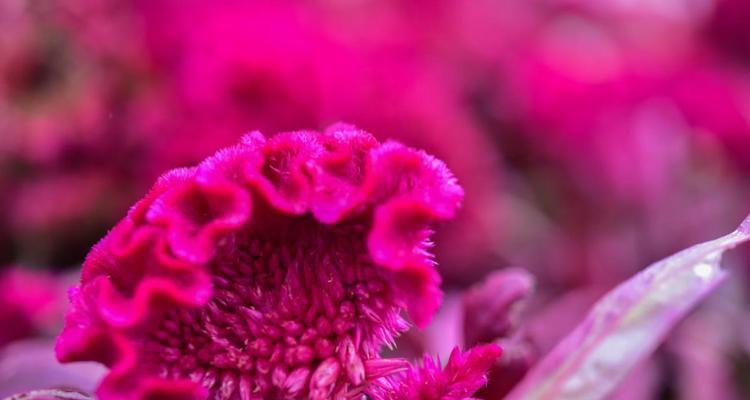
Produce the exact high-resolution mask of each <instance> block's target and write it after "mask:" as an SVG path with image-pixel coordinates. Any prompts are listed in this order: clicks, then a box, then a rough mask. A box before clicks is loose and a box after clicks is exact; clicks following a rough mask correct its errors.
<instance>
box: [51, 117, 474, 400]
mask: <svg viewBox="0 0 750 400" xmlns="http://www.w3.org/2000/svg"><path fill="white" fill-rule="evenodd" d="M393 171H395V172H396V173H393ZM462 197H463V191H462V189H461V187H460V186H459V185H458V183H457V181H456V180H455V178H454V177H453V175H452V174H451V172H450V171H449V170H448V169H447V167H446V166H445V165H444V164H443V163H442V162H441V161H439V160H437V159H435V158H434V157H432V156H430V155H428V154H426V153H424V152H422V151H418V150H415V149H412V148H409V147H406V146H404V145H402V144H400V143H397V142H394V141H387V142H385V143H383V144H379V143H378V141H377V140H376V139H375V138H374V137H373V136H372V135H370V134H369V133H367V132H364V131H362V130H359V129H357V128H355V127H353V126H351V125H346V124H336V125H333V126H331V127H329V128H328V129H327V130H325V131H324V132H322V133H321V132H314V131H298V132H289V133H281V134H277V135H275V136H273V137H271V138H270V139H266V138H265V137H264V136H263V135H262V134H261V133H259V132H252V133H249V134H246V135H245V136H244V137H242V139H241V140H240V142H239V143H238V144H237V145H235V146H232V147H229V148H226V149H223V150H220V151H218V152H217V153H216V154H215V155H213V156H212V157H209V158H208V159H206V160H205V161H203V162H202V163H200V164H199V165H197V166H196V167H192V168H181V169H175V170H172V171H170V172H167V173H165V174H164V175H162V176H161V177H160V178H159V179H158V180H157V182H156V184H155V185H154V186H153V187H152V189H151V190H150V192H149V193H148V194H147V195H146V196H145V197H144V198H143V199H142V200H140V201H139V202H138V203H136V204H135V205H134V206H133V207H132V208H131V209H130V211H129V212H128V214H127V216H126V217H125V218H124V219H123V220H122V221H121V222H120V223H118V224H117V225H116V226H115V227H114V228H113V229H112V230H111V231H110V232H109V233H108V234H107V235H106V236H105V237H104V238H103V239H102V240H101V241H100V242H99V243H98V244H97V245H95V246H94V248H93V249H92V250H91V252H90V254H89V255H88V256H87V258H86V260H85V262H84V264H83V269H82V274H81V281H80V284H79V285H78V286H76V287H74V288H72V289H71V290H70V293H69V296H70V300H71V308H70V310H69V312H68V313H67V315H66V321H65V327H64V328H63V331H62V333H61V334H60V336H59V338H58V341H57V345H56V353H57V357H58V359H60V360H61V361H63V362H71V361H83V360H91V361H97V362H100V363H102V364H104V365H105V366H107V367H109V368H110V372H109V374H108V375H107V376H106V377H105V378H104V380H103V381H102V384H101V385H100V388H99V390H98V394H99V396H100V397H101V398H141V399H145V398H153V396H157V397H159V398H196V399H197V398H205V397H206V396H207V393H206V391H205V390H203V388H200V387H198V386H199V385H195V384H192V382H189V381H167V380H166V379H157V378H154V379H146V380H143V381H142V382H141V381H139V382H137V385H136V386H137V387H135V388H134V387H133V385H134V382H133V381H132V374H133V371H134V370H136V369H137V365H136V359H137V357H136V354H137V352H138V349H137V348H136V346H135V345H134V344H133V343H132V342H131V341H130V340H129V339H128V338H127V335H126V334H125V332H126V331H128V330H133V329H138V328H139V327H142V326H144V324H145V323H146V322H147V320H148V319H149V316H151V315H158V313H159V312H161V311H162V310H166V309H169V308H170V307H175V306H177V307H201V306H203V305H205V304H206V303H207V302H208V301H209V299H210V298H211V296H212V294H213V292H214V287H213V284H212V280H211V274H210V272H209V271H208V270H207V264H208V263H209V262H210V261H211V260H212V258H213V257H214V255H215V253H216V249H217V246H220V245H221V244H222V241H224V240H226V239H227V237H228V236H229V235H230V234H232V233H236V232H237V231H238V230H240V229H241V228H243V227H244V226H247V224H249V223H251V222H253V217H254V216H256V215H255V213H256V210H257V209H264V210H271V212H273V213H278V214H282V215H285V216H292V217H298V216H310V217H312V218H313V219H314V220H315V221H317V223H319V224H321V225H333V224H337V223H340V222H343V221H348V220H353V219H357V218H362V217H363V215H366V214H368V213H370V215H371V227H370V230H369V233H368V234H367V237H366V239H367V240H366V248H367V251H368V253H369V256H370V258H371V259H372V262H373V264H374V265H376V266H378V267H380V268H382V270H383V271H384V272H385V273H388V274H389V276H390V277H392V280H391V282H392V283H393V285H394V286H395V287H396V292H397V293H398V294H399V295H398V301H399V303H400V305H401V306H403V307H404V308H406V309H407V311H408V313H409V315H410V317H411V318H412V320H413V321H414V323H415V324H416V325H417V326H419V327H424V326H425V325H426V324H427V323H428V322H429V320H430V319H431V317H432V315H433V314H434V313H435V311H436V309H437V307H438V306H439V304H440V299H441V295H442V293H441V291H440V289H439V284H440V276H439V275H438V273H437V271H436V270H435V268H434V261H433V260H432V257H431V254H430V253H429V246H430V244H431V243H430V242H429V235H430V233H431V230H430V229H429V227H430V224H431V223H433V222H435V221H440V220H445V219H449V218H451V217H453V216H454V214H455V213H456V210H457V208H458V207H459V206H460V202H461V200H462ZM262 214H263V213H262V212H258V215H262ZM386 340H387V338H386ZM124 388H126V389H124ZM123 393H128V394H127V395H126V396H123Z"/></svg>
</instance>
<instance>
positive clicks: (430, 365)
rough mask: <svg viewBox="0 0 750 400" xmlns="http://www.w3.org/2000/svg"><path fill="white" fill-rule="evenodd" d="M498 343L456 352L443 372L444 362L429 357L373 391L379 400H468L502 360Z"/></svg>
mask: <svg viewBox="0 0 750 400" xmlns="http://www.w3.org/2000/svg"><path fill="white" fill-rule="evenodd" d="M500 353H501V350H500V347H498V346H497V345H494V344H487V345H481V346H477V347H475V348H473V349H471V350H469V351H467V352H464V353H462V352H461V351H460V350H459V349H458V348H457V347H456V348H454V349H453V351H452V352H451V355H450V357H449V358H448V363H447V364H446V365H445V367H444V368H443V369H442V370H441V369H440V360H439V359H438V360H436V359H433V358H432V357H429V356H425V357H424V360H423V362H422V365H421V366H415V367H412V368H411V369H409V370H407V371H404V372H401V373H399V374H396V375H392V376H388V377H384V378H382V379H380V380H378V382H377V384H376V385H374V387H373V389H372V390H371V391H370V393H369V394H370V395H371V396H372V398H373V399H375V400H465V399H471V398H472V396H473V395H474V393H475V392H476V391H477V390H479V388H481V387H482V386H483V385H484V384H486V383H487V370H488V369H489V368H490V366H492V364H494V363H495V361H496V360H497V359H498V357H500Z"/></svg>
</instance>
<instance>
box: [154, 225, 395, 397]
mask: <svg viewBox="0 0 750 400" xmlns="http://www.w3.org/2000/svg"><path fill="white" fill-rule="evenodd" d="M303 220H304V219H303ZM264 225H265V226H266V227H267V226H268V225H266V224H264ZM364 235H365V230H364V229H363V228H362V227H361V226H359V225H356V224H352V225H348V226H346V225H345V226H340V225H337V226H335V227H333V226H332V227H326V226H320V225H319V224H315V223H307V222H305V221H302V222H300V221H297V222H292V223H289V222H288V221H286V222H281V223H280V226H279V229H278V231H276V234H275V235H269V234H268V229H267V228H264V232H263V237H261V238H259V237H257V236H256V235H255V234H254V233H253V232H252V227H248V229H246V230H243V231H241V232H240V233H237V234H235V235H232V236H230V237H228V238H227V239H225V240H224V241H223V242H222V243H221V245H220V246H219V248H218V252H217V254H216V256H215V258H214V261H213V262H212V264H211V271H212V275H213V286H214V294H213V297H212V299H211V300H210V301H209V302H208V304H207V305H205V306H204V307H202V308H200V309H176V310H171V311H169V312H168V313H167V315H166V316H165V318H163V319H162V320H160V321H159V322H158V324H157V325H156V326H153V327H151V328H150V332H149V334H148V335H147V339H146V340H147V343H146V349H147V350H146V354H144V355H143V357H144V358H145V359H146V360H148V361H147V362H149V364H151V365H154V366H157V365H158V366H159V367H158V368H159V371H157V372H158V373H159V374H160V375H162V376H163V377H165V378H170V379H189V380H191V381H194V382H198V383H200V384H201V385H203V386H204V387H205V388H206V389H208V390H209V392H210V396H209V398H211V399H242V400H245V399H254V398H311V399H323V398H329V397H330V396H332V395H341V394H346V393H357V392H358V391H361V390H362V389H363V385H364V383H365V382H366V381H367V380H368V379H370V378H372V377H371V376H368V372H367V362H368V360H370V359H372V358H374V357H376V356H377V351H378V348H379V346H380V345H381V344H382V343H389V342H391V340H392V338H393V336H394V335H395V334H397V333H398V332H399V331H402V330H404V329H405V328H406V324H405V322H404V321H403V320H402V319H401V318H400V317H399V316H398V309H399V305H398V304H394V296H393V294H392V290H391V288H389V287H388V285H386V284H385V282H386V281H385V280H384V276H383V274H384V273H385V271H383V269H382V268H379V267H376V266H374V265H373V264H372V262H371V261H370V259H369V256H368V252H367V250H366V248H365V241H364Z"/></svg>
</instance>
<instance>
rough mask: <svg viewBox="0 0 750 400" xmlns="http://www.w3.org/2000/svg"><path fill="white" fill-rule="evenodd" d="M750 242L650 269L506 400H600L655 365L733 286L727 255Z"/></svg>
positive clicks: (704, 248) (741, 232) (725, 241)
mask: <svg viewBox="0 0 750 400" xmlns="http://www.w3.org/2000/svg"><path fill="white" fill-rule="evenodd" d="M748 238H750V217H748V218H746V219H745V221H743V223H742V225H740V227H739V228H737V230H735V231H734V232H732V233H730V234H728V235H726V236H723V237H721V238H718V239H716V240H712V241H710V242H706V243H702V244H698V245H695V246H693V247H690V248H688V249H685V250H683V251H681V252H679V253H677V254H674V255H672V256H670V257H668V258H666V259H664V260H661V261H659V262H656V263H654V264H652V265H650V266H649V267H648V268H646V269H645V270H643V271H641V272H640V273H638V274H636V275H635V276H634V277H632V278H631V279H629V280H627V281H625V282H623V283H621V284H620V285H619V286H617V287H616V288H614V289H613V290H612V291H610V292H609V293H607V294H606V295H605V296H604V297H603V298H602V299H600V300H599V302H598V303H596V304H595V305H594V306H593V308H592V309H591V311H590V312H589V314H588V315H587V316H586V318H585V319H584V320H583V321H582V322H581V324H579V325H578V326H577V327H576V329H574V330H573V332H571V333H570V334H569V335H568V336H567V337H566V338H565V339H563V340H562V341H561V342H560V343H559V344H558V345H557V346H556V347H555V348H554V349H553V350H552V351H551V352H550V353H549V354H548V355H547V356H546V357H545V358H544V359H543V360H542V361H540V362H539V363H538V364H537V365H536V366H535V367H534V368H533V369H532V370H531V371H529V373H528V374H527V375H526V377H525V378H524V380H523V381H521V383H519V384H518V386H516V388H515V389H514V390H513V391H512V392H511V393H510V394H509V395H508V396H507V397H506V400H522V399H523V400H532V399H533V400H552V399H555V400H567V399H571V400H572V399H575V400H597V399H602V398H604V397H605V396H607V395H608V394H609V393H610V392H611V391H612V390H613V389H614V388H615V387H616V386H617V384H618V383H619V382H620V381H621V380H622V379H623V378H624V377H625V376H626V375H627V373H628V372H629V371H630V370H631V369H632V368H633V367H634V366H635V365H636V364H637V363H638V362H639V361H641V360H643V359H645V358H646V357H648V356H649V355H650V354H651V353H652V352H653V351H654V350H655V349H656V347H657V346H658V345H659V343H660V342H661V341H662V340H663V339H664V337H665V336H666V335H667V333H668V332H669V331H670V329H671V328H672V327H673V326H674V325H675V324H676V323H677V322H678V321H679V320H680V319H681V318H682V317H683V316H684V315H685V314H686V313H688V312H689V311H690V310H691V309H692V308H693V307H694V306H695V305H696V304H697V303H698V302H699V301H700V300H701V299H702V298H704V297H705V296H706V295H707V294H709V293H710V292H711V291H712V290H713V289H714V288H715V287H716V286H717V285H718V284H719V283H721V282H722V281H723V280H724V279H725V278H726V271H725V270H723V269H722V268H721V267H720V265H719V264H720V261H721V256H722V254H723V253H724V251H725V250H728V249H731V248H733V247H734V246H736V245H738V244H740V243H742V242H745V241H747V240H748Z"/></svg>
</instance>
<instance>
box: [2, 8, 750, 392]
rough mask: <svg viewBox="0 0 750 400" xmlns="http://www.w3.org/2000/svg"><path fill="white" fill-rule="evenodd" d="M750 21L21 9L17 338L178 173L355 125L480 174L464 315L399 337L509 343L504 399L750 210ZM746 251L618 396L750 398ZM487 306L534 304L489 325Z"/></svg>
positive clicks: (442, 250)
mask: <svg viewBox="0 0 750 400" xmlns="http://www.w3.org/2000/svg"><path fill="white" fill-rule="evenodd" d="M748 21H750V3H749V2H747V1H746V0H662V1H646V0H613V1H596V0H502V1H499V0H498V1H491V0H475V1H461V0H434V1H424V0H423V1H409V2H407V1H394V0H357V1H343V0H327V1H324V0H317V1H316V0H306V1H286V0H276V1H270V0H269V1H239V0H235V1H232V0H230V1H226V2H213V1H208V0H206V1H199V0H185V1H179V0H119V1H117V0H64V1H60V2H49V1H42V0H3V1H2V2H0V32H2V34H0V265H6V266H7V268H6V269H5V271H3V272H2V273H0V305H2V306H1V307H0V321H2V324H3V325H6V324H7V326H11V325H12V326H17V327H19V330H18V331H17V332H15V331H14V332H12V334H11V332H7V335H0V346H3V345H5V344H6V343H11V342H13V341H18V340H24V339H31V338H39V337H49V336H51V335H54V334H55V332H56V330H57V329H59V323H60V320H59V318H55V317H54V316H50V315H52V314H54V313H53V312H51V311H50V310H54V309H55V307H59V308H64V307H65V305H64V302H65V300H64V298H65V295H64V291H65V287H66V286H67V283H69V282H70V281H71V280H70V278H69V277H68V275H66V274H69V273H73V274H75V272H74V271H75V269H76V268H77V267H78V266H79V265H80V262H81V261H82V259H83V257H84V256H85V254H86V253H87V251H88V249H89V248H90V247H91V246H92V245H93V244H94V243H95V242H96V241H97V240H98V239H99V238H101V237H102V236H103V235H104V234H105V233H106V231H107V230H108V229H109V228H110V227H111V226H113V225H114V224H115V223H116V222H117V221H118V220H119V219H120V218H121V217H122V216H124V215H125V213H126V211H127V207H129V205H130V204H132V203H133V202H134V201H135V200H136V199H138V198H140V197H141V196H142V194H143V193H144V192H145V191H146V190H147V189H148V188H149V187H150V186H151V184H152V182H153V181H154V179H155V178H156V177H158V176H159V174H160V173H162V172H164V171H165V170H167V169H169V168H173V167H177V166H186V165H191V164H193V163H195V162H197V161H199V160H201V159H203V158H204V157H205V156H207V155H209V154H211V153H212V152H214V151H215V150H217V149H219V148H221V147H223V146H226V145H228V144H230V143H233V142H234V141H236V140H237V139H238V138H239V137H240V136H241V135H242V134H243V133H245V132H248V131H251V130H261V131H263V132H264V133H265V134H267V135H270V134H273V133H276V132H279V131H285V130H295V129H305V128H309V129H322V128H324V127H325V126H327V125H329V124H330V123H333V122H336V121H346V122H348V123H352V124H356V125H357V126H359V127H361V128H363V129H366V130H368V131H370V132H372V133H373V134H374V135H376V136H377V137H378V138H380V139H387V138H392V139H396V140H399V141H401V142H403V143H405V144H407V145H410V146H414V147H420V148H423V149H425V150H427V151H428V152H430V153H432V154H435V155H436V156H437V157H439V158H441V159H442V160H444V161H445V162H446V163H447V164H448V165H449V166H450V168H451V169H452V170H453V171H454V172H455V174H456V175H457V177H458V179H459V181H460V182H461V184H462V185H463V187H464V189H465V190H466V200H465V203H464V206H463V209H462V211H461V213H460V215H459V217H458V218H457V219H456V220H455V221H452V222H450V223H447V224H444V225H443V226H441V227H440V229H439V230H438V235H437V237H436V242H437V243H439V246H437V247H436V250H437V261H438V263H439V268H440V272H441V274H442V275H443V278H444V288H445V290H446V291H447V292H448V293H449V295H448V299H447V302H446V305H445V306H444V307H443V310H442V313H441V314H440V315H439V316H438V319H437V321H436V323H435V324H434V325H433V328H431V329H432V330H429V329H428V330H427V331H424V332H418V331H415V332H412V333H409V334H408V335H406V336H405V337H404V338H403V339H402V343H401V350H400V351H401V352H402V353H403V354H407V355H409V356H414V357H416V356H418V355H420V354H421V353H422V351H425V350H426V351H438V352H442V354H445V355H447V353H445V352H446V351H449V350H450V348H451V347H452V346H453V345H455V344H457V343H459V344H460V343H463V342H464V340H465V341H466V342H467V344H471V343H470V342H472V341H474V340H479V339H476V338H471V337H470V336H472V335H464V332H473V333H474V334H475V335H474V336H482V335H481V334H480V333H482V334H490V336H489V338H485V339H482V340H498V341H501V343H503V344H505V348H506V355H507V354H511V356H504V357H505V358H504V359H503V363H505V364H503V365H502V366H498V368H497V369H498V370H497V371H493V375H492V376H491V380H490V382H491V384H490V386H488V387H487V388H486V389H485V390H484V391H483V392H482V393H481V396H484V397H483V398H487V399H500V398H502V396H503V394H504V393H505V392H507V390H508V389H509V388H510V387H512V386H513V384H515V382H517V380H518V379H520V377H521V376H523V373H524V372H525V370H526V369H527V368H528V366H529V365H532V364H533V362H534V361H535V360H536V359H537V358H538V357H539V356H541V355H543V354H545V353H546V352H547V351H548V350H549V349H550V347H551V346H552V345H553V344H554V343H555V342H556V341H557V340H558V339H559V338H560V337H561V336H562V335H564V334H565V333H567V332H568V331H569V330H570V329H571V328H572V326H573V325H574V324H575V323H576V322H577V321H578V320H579V319H580V317H581V315H582V314H583V313H584V312H585V311H586V309H587V307H588V306H589V305H590V304H591V303H592V302H593V301H594V300H595V299H596V298H597V297H598V296H599V295H600V294H601V293H603V292H605V291H606V290H608V289H610V288H611V287H613V286H614V285H615V284H617V283H618V282H620V281H622V280H623V279H625V278H627V277H628V276H630V275H632V274H633V273H635V272H636V271H638V270H639V269H640V268H642V267H645V266H646V265H648V264H649V263H651V262H653V261H656V260H658V259H660V258H662V257H665V256H667V255H669V254H671V253H673V252H675V251H677V250H679V249H681V248H684V247H687V246H689V245H692V244H694V243H697V242H700V241H703V240H707V239H710V238H713V237H715V236H718V235H720V234H723V233H725V232H728V231H730V230H731V229H732V228H734V226H735V225H736V224H737V222H738V221H740V220H741V219H742V218H743V217H744V216H745V215H746V214H747V213H748V212H750V202H748V201H747V200H748V194H750V175H749V174H748V173H747V171H748V168H749V167H750V123H749V121H750V29H748V27H747V26H746V25H747V22H748ZM745 253H747V252H745ZM729 261H730V262H729V264H730V266H731V268H732V272H733V279H732V282H730V284H728V285H725V287H722V288H721V290H719V291H718V292H717V293H715V294H714V295H712V297H711V298H710V299H709V301H708V302H707V303H706V304H704V305H703V306H701V307H700V309H699V310H698V311H697V312H695V313H694V314H693V315H692V316H691V317H690V318H689V319H688V320H687V321H685V322H684V323H683V324H682V325H681V326H680V327H679V328H678V329H677V331H676V332H675V333H674V334H673V335H672V337H671V338H670V339H669V340H668V342H667V343H666V344H665V345H664V346H662V348H661V349H660V350H659V351H658V352H657V353H656V354H655V355H654V357H653V358H652V359H651V360H649V361H648V363H647V365H644V366H643V367H642V368H640V369H639V370H638V374H642V376H645V377H646V378H643V377H638V376H633V377H632V379H631V381H629V383H627V384H625V385H623V388H622V392H621V393H618V394H617V396H619V397H616V398H622V399H636V398H637V399H641V398H643V399H742V398H749V397H750V386H749V385H748V383H747V382H750V324H748V322H747V321H748V316H750V315H749V314H748V311H747V310H748V301H749V300H748V294H749V293H750V292H748V283H750V281H749V280H748V279H747V275H748V273H747V272H748V258H747V255H746V254H743V252H737V253H734V254H733V257H732V258H731V260H729ZM509 267H513V268H509ZM519 268H520V269H522V270H519ZM69 271H73V272H69ZM519 271H527V272H519ZM490 274H492V275H491V278H489V279H485V278H487V277H488V276H490ZM497 274H506V275H507V276H506V275H497ZM513 274H522V276H520V277H519V276H513ZM525 274H528V275H529V276H526V275H525ZM530 280H533V284H531V283H530ZM19 282H20V283H19ZM62 282H65V283H62ZM519 282H520V283H519ZM14 285H15V286H14ZM519 285H520V286H519ZM13 287H21V288H29V287H34V288H42V287H47V288H50V289H48V290H46V291H44V290H43V291H42V293H38V295H36V296H34V295H33V294H34V293H25V292H26V291H25V290H18V289H12V288H13ZM470 288H471V289H470ZM482 290H485V291H489V292H488V293H489V294H487V293H485V294H484V295H483V294H482ZM501 294H504V295H502V296H501ZM19 296H26V297H24V298H23V300H19ZM29 296H31V297H29ZM503 296H506V297H503ZM32 297H33V298H32ZM29 298H31V299H30V300H29ZM485 302H490V303H493V302H494V303H493V306H492V307H490V308H491V310H493V312H496V313H498V315H502V316H505V317H507V316H508V313H509V312H510V311H508V310H509V309H511V308H513V310H515V311H513V313H514V314H513V318H510V319H507V320H506V319H501V320H502V321H504V322H505V325H503V326H502V327H487V326H485V325H482V323H481V322H478V321H481V320H482V316H481V315H479V316H477V312H478V311H477V309H479V310H482V309H483V308H482V307H483V304H485ZM518 302H521V303H523V304H522V306H523V307H521V306H519V305H518V304H516V303H518ZM29 304H38V305H39V306H37V307H31V308H29V307H28V305H29ZM37 314H38V315H37ZM464 314H465V315H466V316H467V318H466V319H464V318H463V316H464ZM496 316H497V315H496ZM6 321H7V322H6ZM472 324H479V325H481V326H475V325H472ZM441 329H442V331H440V330H441ZM446 329H447V331H449V332H453V334H451V335H444V334H436V332H446ZM476 330H484V331H482V332H480V333H478V332H477V331H476ZM486 330H489V332H486ZM6 336H8V337H7V338H6ZM0 349H1V347H0ZM2 360H3V358H2V357H0V364H2ZM644 371H645V372H644ZM496 375H497V376H499V378H496V379H495V380H493V379H492V377H495V376H496ZM3 379H4V378H3V377H2V376H0V396H2V395H6V394H10V393H9V392H6V391H4V390H10V389H4V386H3V385H4V384H6V383H4V382H3ZM698 381H699V382H700V384H698V383H696V382H698ZM5 387H6V388H7V387H9V386H7V385H6V386H5ZM14 390H15V389H14Z"/></svg>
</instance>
